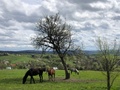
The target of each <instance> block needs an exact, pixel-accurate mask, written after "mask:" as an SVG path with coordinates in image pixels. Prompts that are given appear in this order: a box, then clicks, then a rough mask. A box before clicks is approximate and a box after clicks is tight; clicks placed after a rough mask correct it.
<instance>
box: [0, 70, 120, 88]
mask: <svg viewBox="0 0 120 90" xmlns="http://www.w3.org/2000/svg"><path fill="white" fill-rule="evenodd" d="M26 71H27V70H26V69H25V70H17V69H14V70H0V90H106V79H105V77H104V75H103V74H102V73H101V72H98V71H80V74H79V75H76V74H75V73H72V74H71V79H69V80H63V79H64V71H63V70H56V80H55V81H54V82H52V81H48V77H47V74H46V73H45V72H44V74H43V76H44V82H42V83H39V76H34V79H35V81H36V83H35V84H29V79H30V77H28V79H27V82H26V84H22V78H23V76H24V74H25V72H26ZM112 90H120V76H119V77H118V78H117V79H116V81H115V83H114V85H113V87H112Z"/></svg>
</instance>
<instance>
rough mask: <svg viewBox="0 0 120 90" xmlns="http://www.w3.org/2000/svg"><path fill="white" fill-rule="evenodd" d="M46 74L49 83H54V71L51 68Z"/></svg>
mask: <svg viewBox="0 0 120 90" xmlns="http://www.w3.org/2000/svg"><path fill="white" fill-rule="evenodd" d="M47 72H48V78H49V80H50V81H51V80H52V81H55V70H54V69H53V68H49V69H47Z"/></svg>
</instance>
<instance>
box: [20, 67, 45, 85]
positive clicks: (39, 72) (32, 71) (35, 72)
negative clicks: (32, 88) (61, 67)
mask: <svg viewBox="0 0 120 90" xmlns="http://www.w3.org/2000/svg"><path fill="white" fill-rule="evenodd" d="M43 71H46V69H45V68H31V69H29V70H28V71H27V72H26V73H25V75H24V77H23V82H22V83H23V84H25V82H26V79H27V77H28V76H30V77H31V78H30V83H32V81H33V82H34V83H35V80H34V78H33V76H35V75H39V77H40V82H43Z"/></svg>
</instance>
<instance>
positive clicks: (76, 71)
mask: <svg viewBox="0 0 120 90" xmlns="http://www.w3.org/2000/svg"><path fill="white" fill-rule="evenodd" d="M70 71H71V74H72V72H75V74H78V75H79V71H78V70H77V69H76V68H71V69H70Z"/></svg>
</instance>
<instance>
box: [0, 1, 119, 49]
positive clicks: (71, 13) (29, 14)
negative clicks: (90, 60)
mask: <svg viewBox="0 0 120 90" xmlns="http://www.w3.org/2000/svg"><path fill="white" fill-rule="evenodd" d="M119 6H120V1H119V0H62V1H61V0H34V1H33V0H0V50H23V49H34V48H33V47H32V45H31V37H32V36H34V35H35V32H34V30H35V28H36V23H37V22H38V20H39V19H41V18H43V17H44V16H46V15H52V14H55V13H58V12H59V13H60V15H61V18H62V19H64V20H66V22H67V23H68V24H70V25H71V26H72V27H73V30H72V33H73V39H74V40H75V41H76V43H77V44H79V43H81V42H84V45H85V48H86V49H95V48H94V47H95V45H94V43H95V39H96V38H97V37H98V36H100V37H106V38H107V39H109V40H113V39H114V38H116V39H118V40H119V39H120V33H119V25H120V8H119Z"/></svg>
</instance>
